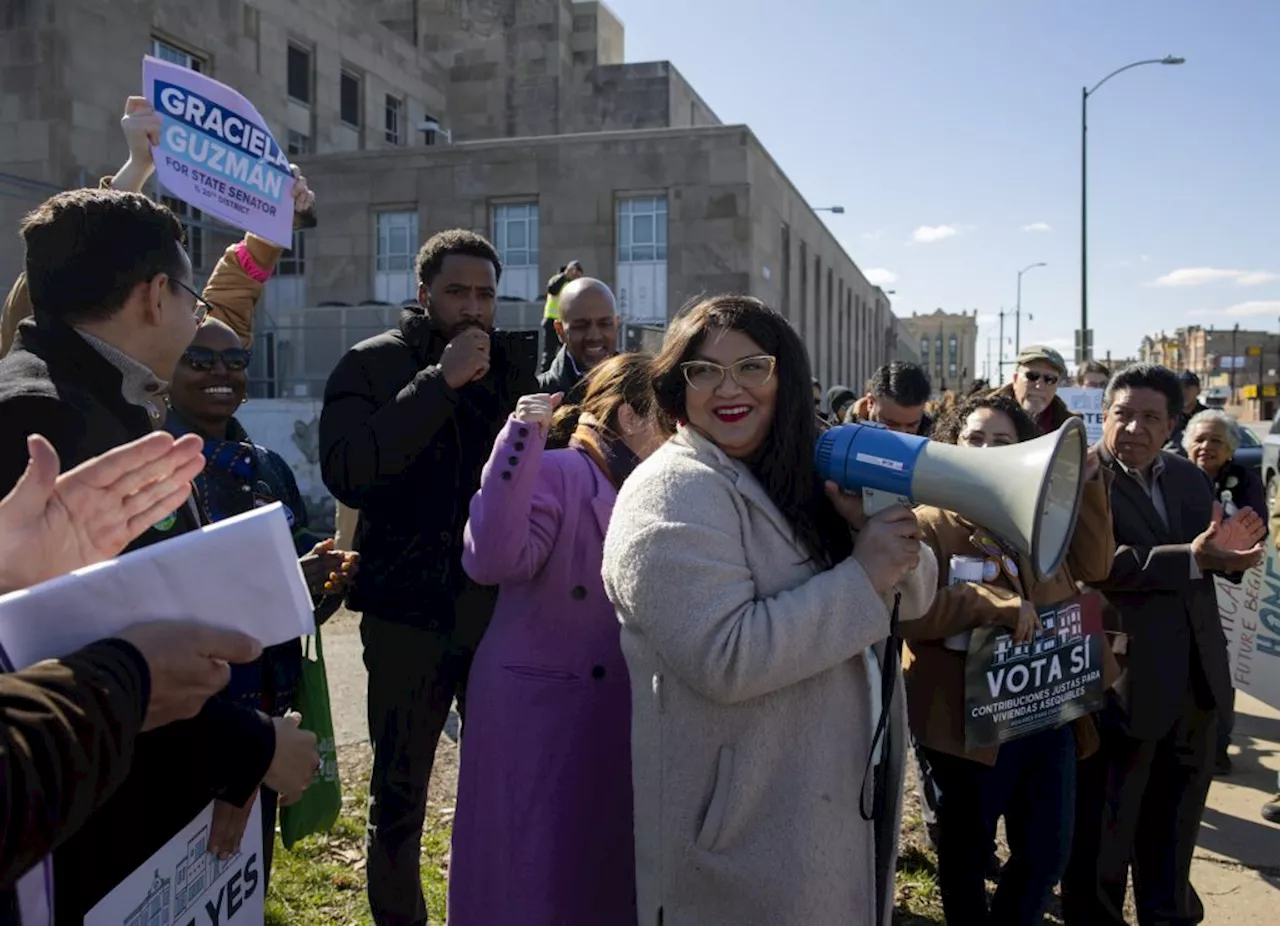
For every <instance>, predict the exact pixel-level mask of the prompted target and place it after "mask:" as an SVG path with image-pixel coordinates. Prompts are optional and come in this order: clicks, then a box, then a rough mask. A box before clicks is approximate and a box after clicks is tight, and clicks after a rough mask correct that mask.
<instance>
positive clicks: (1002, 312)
mask: <svg viewBox="0 0 1280 926" xmlns="http://www.w3.org/2000/svg"><path fill="white" fill-rule="evenodd" d="M997 375H998V376H999V377H1000V382H999V383H997V384H996V385H997V386H1003V385H1004V307H1003V306H1002V307H1001V308H1000V368H999V373H998V374H997Z"/></svg>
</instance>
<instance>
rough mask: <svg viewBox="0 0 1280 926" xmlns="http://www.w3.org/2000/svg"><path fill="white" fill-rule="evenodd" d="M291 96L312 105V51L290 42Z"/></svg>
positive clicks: (289, 82) (289, 76)
mask: <svg viewBox="0 0 1280 926" xmlns="http://www.w3.org/2000/svg"><path fill="white" fill-rule="evenodd" d="M288 68H289V75H288V84H289V97H290V99H293V100H296V101H297V102H299V103H304V104H306V105H307V106H310V105H311V52H309V51H307V49H305V48H299V47H298V46H297V45H294V44H293V43H292V42H290V43H289V58H288Z"/></svg>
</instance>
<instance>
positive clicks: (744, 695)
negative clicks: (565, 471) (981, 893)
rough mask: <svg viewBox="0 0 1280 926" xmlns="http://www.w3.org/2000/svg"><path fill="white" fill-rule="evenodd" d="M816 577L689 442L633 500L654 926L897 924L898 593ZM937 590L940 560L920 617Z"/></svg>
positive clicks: (730, 472) (613, 581) (628, 538)
mask: <svg viewBox="0 0 1280 926" xmlns="http://www.w3.org/2000/svg"><path fill="white" fill-rule="evenodd" d="M806 560H807V556H806V554H805V553H804V552H803V550H802V549H801V548H800V547H799V546H797V544H796V543H795V542H794V540H793V532H792V530H791V528H790V526H789V525H788V524H787V522H786V521H785V519H784V518H783V516H782V514H781V513H780V512H779V511H778V509H777V507H776V506H775V505H774V504H773V503H772V501H771V500H770V499H769V497H768V495H767V494H766V493H765V491H764V488H763V487H762V486H761V485H760V483H759V482H757V481H756V479H755V478H754V477H753V476H752V475H751V474H750V472H749V471H748V470H747V469H746V467H745V466H743V465H742V464H739V463H737V462H735V461H733V460H731V459H730V458H729V457H727V456H726V455H725V454H724V453H722V452H721V451H720V450H719V449H718V448H717V447H716V446H715V445H714V444H712V443H711V442H710V441H708V440H706V439H705V438H703V437H701V436H700V435H698V434H697V433H695V432H693V431H690V430H689V429H687V428H682V429H681V431H680V433H679V434H678V435H677V436H676V437H674V438H672V439H671V440H670V441H669V442H668V443H667V444H666V445H665V446H664V447H662V449H660V450H659V451H658V452H657V453H655V454H654V455H653V456H652V457H650V458H649V459H648V460H646V461H645V462H644V463H643V464H641V466H640V467H639V468H638V469H637V470H636V471H635V472H634V473H633V474H632V475H631V477H630V478H628V479H627V481H626V483H624V484H623V487H622V491H621V493H620V494H619V495H618V501H617V503H616V505H615V507H614V512H613V519H612V521H611V522H610V525H609V532H608V536H607V538H606V540H605V549H604V567H603V575H604V584H605V589H606V591H607V592H608V595H609V598H610V600H611V601H612V602H613V603H614V606H615V608H616V609H617V611H618V617H619V620H620V622H621V624H622V650H623V654H624V656H625V657H626V660H627V667H628V670H629V673H630V676H631V689H632V733H631V737H632V771H633V785H634V790H635V835H636V868H637V871H636V875H637V885H636V887H637V894H638V912H639V926H659V924H661V926H789V924H795V926H874V924H876V923H877V914H876V897H877V887H878V886H877V884H876V874H875V870H876V858H875V849H874V830H873V826H872V824H870V823H867V822H864V821H863V820H862V817H861V816H860V814H859V804H858V799H859V790H860V787H861V785H862V781H863V773H864V769H865V768H866V765H867V754H868V751H869V749H870V745H871V734H872V720H871V712H872V695H871V688H870V685H871V682H870V680H869V676H868V672H867V665H866V661H865V659H864V655H863V654H864V652H865V651H866V650H867V649H868V648H869V647H872V646H873V645H874V644H876V643H878V642H879V641H881V640H883V639H884V638H885V637H886V636H887V635H888V633H889V605H890V604H891V603H892V596H890V598H889V601H888V602H886V601H884V600H882V599H881V597H880V596H879V595H877V594H876V592H875V590H874V589H873V588H872V586H871V583H870V581H869V580H868V578H867V575H866V573H865V572H864V571H863V569H862V567H861V565H859V564H858V563H857V562H856V561H855V560H853V559H852V558H850V559H848V560H846V561H845V562H843V563H841V564H839V565H838V566H836V567H835V568H833V569H830V570H828V571H826V572H822V573H817V572H816V570H815V568H814V567H813V566H812V565H811V564H810V563H809V562H807V561H806ZM936 585H937V563H936V561H935V560H934V557H933V554H932V552H931V551H930V550H929V549H928V547H923V548H922V550H921V563H920V566H919V568H917V569H916V570H915V572H913V573H912V574H910V575H909V576H907V577H906V578H905V579H904V581H903V583H902V584H901V586H900V591H901V592H902V602H901V610H900V616H901V618H903V619H911V618H914V617H917V616H919V615H920V614H922V613H923V612H924V611H925V610H927V608H928V607H929V604H930V602H931V600H932V598H933V594H934V589H935V588H936ZM901 695H902V692H901V688H899V691H898V693H897V694H896V695H895V701H894V706H895V709H896V710H899V711H900V710H901V706H902V698H901ZM901 745H902V744H901V743H898V744H897V747H898V750H899V751H900V750H901ZM891 787H893V788H895V789H896V788H900V779H899V780H898V782H897V783H896V784H891ZM889 804H890V810H889V812H888V814H886V816H888V815H893V816H894V819H893V820H891V821H890V820H886V821H884V822H885V823H887V824H888V825H889V826H891V827H892V832H894V833H896V832H897V826H898V820H897V814H898V810H897V807H898V803H897V796H896V794H895V795H893V796H891V799H890V801H889ZM891 841H892V842H894V843H895V844H896V840H891ZM891 851H892V850H891ZM883 862H888V866H887V871H888V872H889V874H888V876H887V878H886V880H887V881H888V885H887V887H888V891H889V896H890V898H891V897H892V871H893V861H892V859H883V860H882V863H883ZM881 867H882V868H883V867H884V866H883V864H882V866H881ZM885 887H886V885H885V884H884V883H882V884H881V885H879V888H880V890H882V891H883V890H884V889H885ZM891 910H892V900H890V902H889V903H888V904H887V908H886V910H885V916H884V918H883V921H882V922H883V924H885V926H887V923H888V922H889V916H890V915H891Z"/></svg>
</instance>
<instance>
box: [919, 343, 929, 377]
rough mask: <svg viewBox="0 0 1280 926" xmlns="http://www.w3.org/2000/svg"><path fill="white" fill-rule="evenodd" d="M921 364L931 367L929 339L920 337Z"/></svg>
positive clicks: (926, 367) (927, 367)
mask: <svg viewBox="0 0 1280 926" xmlns="http://www.w3.org/2000/svg"><path fill="white" fill-rule="evenodd" d="M920 366H922V367H924V368H925V369H926V370H928V369H929V339H928V338H921V339H920Z"/></svg>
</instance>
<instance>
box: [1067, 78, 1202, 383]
mask: <svg viewBox="0 0 1280 926" xmlns="http://www.w3.org/2000/svg"><path fill="white" fill-rule="evenodd" d="M1186 60H1187V59H1186V58H1179V57H1178V56H1176V55H1165V56H1164V57H1163V58H1150V59H1147V60H1145V61H1135V62H1133V64H1126V65H1125V66H1124V67H1122V68H1117V69H1116V70H1114V71H1112V72H1111V73H1110V74H1108V75H1107V76H1106V77H1104V78H1102V80H1100V81H1098V82H1097V83H1096V84H1094V85H1093V89H1090V88H1088V87H1081V88H1080V356H1079V357H1078V358H1077V359H1078V360H1079V361H1080V362H1081V363H1084V362H1085V361H1087V360H1090V359H1091V358H1092V352H1091V350H1090V344H1089V187H1088V179H1089V168H1088V159H1089V97H1091V96H1093V95H1094V94H1095V93H1097V92H1098V89H1099V88H1100V87H1101V86H1102V85H1103V84H1105V83H1106V82H1107V81H1109V80H1110V79H1111V78H1113V77H1115V76H1116V75H1117V74H1120V73H1122V72H1124V71H1128V70H1130V69H1131V68H1136V67H1142V66H1143V65H1146V64H1184V63H1186Z"/></svg>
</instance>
